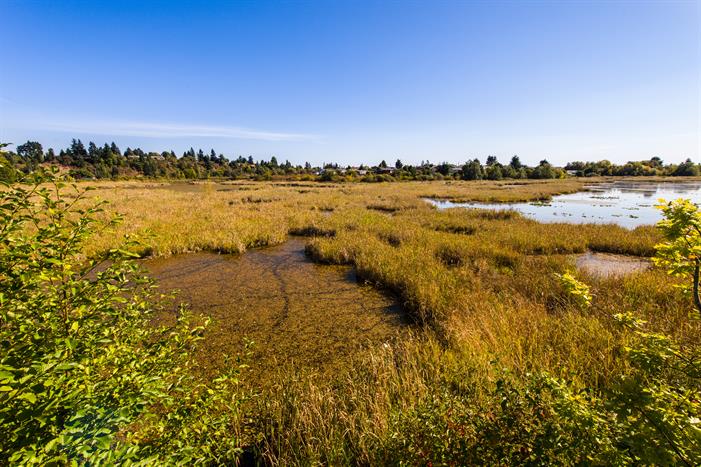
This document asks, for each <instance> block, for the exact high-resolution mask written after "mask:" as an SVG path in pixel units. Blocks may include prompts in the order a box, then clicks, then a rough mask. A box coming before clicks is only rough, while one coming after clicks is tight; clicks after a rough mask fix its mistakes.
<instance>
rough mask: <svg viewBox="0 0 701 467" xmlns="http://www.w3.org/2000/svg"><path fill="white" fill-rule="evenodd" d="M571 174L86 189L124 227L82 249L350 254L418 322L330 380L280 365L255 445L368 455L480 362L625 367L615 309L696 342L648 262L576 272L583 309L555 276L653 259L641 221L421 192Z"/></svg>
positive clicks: (593, 370) (518, 197)
mask: <svg viewBox="0 0 701 467" xmlns="http://www.w3.org/2000/svg"><path fill="white" fill-rule="evenodd" d="M587 182H588V183H589V182H591V181H590V180H587ZM582 183H583V182H581V181H578V180H563V181H550V182H538V181H527V182H518V183H516V182H498V183H495V182H471V183H468V182H421V183H419V182H417V183H413V182H412V183H393V184H341V185H333V184H330V185H322V184H314V183H311V184H309V183H307V184H304V183H251V182H232V183H227V184H213V183H202V184H187V185H175V186H168V185H158V186H144V185H140V184H138V183H137V184H135V183H128V184H126V183H110V184H99V185H97V190H96V191H94V192H93V193H94V196H96V197H99V198H101V199H107V200H108V201H110V203H111V206H112V208H111V209H113V210H114V211H116V212H120V213H123V215H124V217H125V219H126V222H125V223H124V224H123V225H122V226H121V227H120V228H119V230H118V231H117V232H111V233H106V234H105V235H103V236H101V237H100V238H99V239H98V240H97V241H96V242H95V243H94V245H93V246H92V248H93V249H94V250H101V249H105V248H109V247H112V246H114V245H116V244H117V243H118V242H119V240H120V238H122V237H123V236H124V235H126V234H141V235H144V234H146V233H147V232H148V233H149V235H150V236H149V237H146V238H145V246H144V250H143V251H142V253H145V254H146V253H148V254H153V255H169V254H174V253H181V252H188V251H199V250H208V251H219V252H233V253H240V252H243V251H246V250H247V249H249V248H255V247H261V246H266V245H273V244H279V243H282V242H284V241H285V240H286V238H287V235H288V234H296V235H304V236H307V237H309V239H308V244H307V249H306V251H307V253H308V255H310V256H311V257H312V258H313V259H315V260H316V261H319V262H326V263H335V264H351V265H353V266H354V267H355V268H356V270H357V274H358V276H360V277H362V278H364V279H366V280H368V281H371V282H373V283H375V284H377V286H378V287H381V288H385V289H388V290H391V291H392V292H394V293H395V294H396V296H397V297H398V298H399V300H400V301H401V302H402V305H403V306H404V308H405V310H407V312H408V313H409V314H410V315H411V316H412V317H413V318H414V320H415V321H416V322H418V323H419V324H421V325H423V327H424V331H422V332H420V333H419V335H417V336H416V337H414V338H410V339H407V340H406V341H405V342H403V343H400V344H397V345H396V346H390V347H387V348H383V349H376V350H375V351H374V352H373V353H370V354H368V355H363V356H358V359H357V362H356V364H355V365H354V367H353V368H352V370H349V371H348V372H347V373H342V374H339V375H338V377H337V379H335V380H332V381H328V380H323V381H321V380H318V379H316V378H315V377H314V375H313V374H312V375H306V376H305V375H299V374H297V375H295V374H290V375H287V376H284V377H283V376H281V377H280V379H279V381H280V384H278V385H275V386H273V387H272V388H269V389H268V393H267V394H266V396H265V397H263V398H261V399H260V403H259V405H257V406H256V407H254V408H252V409H251V410H252V413H254V414H255V420H256V421H255V423H254V425H255V429H256V433H257V434H258V435H259V436H262V438H260V439H259V440H258V445H259V449H260V450H261V455H262V456H264V457H266V458H267V459H268V460H269V461H271V462H278V463H285V464H295V463H302V464H310V463H315V462H320V463H324V464H348V463H373V461H375V462H376V461H377V459H376V458H373V452H375V451H376V450H377V449H379V447H378V446H380V445H381V444H382V440H383V439H386V437H387V436H388V433H389V430H390V428H389V427H390V426H391V423H392V419H393V417H394V416H395V415H396V414H397V413H398V412H401V411H402V410H403V408H405V407H409V406H411V405H412V404H414V403H415V402H416V401H417V400H419V399H420V398H424V397H426V396H427V395H430V394H431V391H432V390H434V389H432V388H436V387H440V386H441V384H443V383H445V382H446V381H448V382H450V384H459V385H466V386H469V387H470V388H471V389H470V391H473V392H474V397H475V398H479V397H480V393H481V391H482V390H483V388H486V387H488V386H489V384H490V381H491V380H492V379H493V377H494V371H495V370H494V368H495V365H494V363H493V362H498V366H499V367H501V366H504V367H508V368H511V369H512V370H513V371H514V372H515V373H516V374H524V373H526V372H531V371H547V372H548V373H550V374H553V375H557V376H561V377H565V378H568V379H570V380H575V381H581V382H582V383H584V384H588V385H590V386H592V387H599V386H603V385H606V384H607V383H608V382H609V381H610V380H611V379H612V378H613V377H615V376H616V375H620V374H623V373H625V372H626V371H627V368H626V367H625V365H624V364H622V363H621V359H620V358H619V351H620V348H621V345H623V344H624V343H625V342H626V339H627V337H626V334H625V333H624V332H622V331H621V330H619V329H618V328H617V327H615V326H614V325H613V323H612V320H611V315H612V314H613V313H614V312H620V311H627V310H634V311H636V312H637V313H639V314H640V315H642V316H643V317H645V318H646V319H648V320H650V322H651V324H652V325H653V326H654V327H655V328H657V329H661V330H664V331H665V332H668V333H670V334H672V335H674V336H676V337H677V338H679V339H681V340H685V341H688V342H692V343H697V344H701V342H699V335H701V333H700V332H699V329H698V326H697V325H691V324H689V322H688V321H686V319H685V318H686V316H687V313H688V311H689V310H690V307H691V304H690V303H689V301H688V300H687V298H686V297H684V296H682V294H681V292H680V291H679V290H678V289H677V288H675V287H674V284H673V281H672V280H671V279H669V278H668V277H667V276H666V275H665V274H664V273H662V272H660V271H656V270H651V271H645V272H641V273H639V274H635V275H633V276H630V277H626V278H609V279H597V278H594V277H588V276H586V275H584V274H579V276H580V278H582V279H583V280H585V281H586V282H588V283H589V284H591V285H592V292H593V294H594V302H593V306H592V308H591V309H589V310H586V311H582V310H581V309H579V308H577V306H576V304H574V303H572V302H571V301H570V300H569V298H568V296H567V294H566V293H565V291H564V290H563V289H562V287H561V285H560V284H559V282H558V280H557V279H556V278H555V275H554V273H562V272H564V271H567V270H573V269H574V262H573V254H576V253H582V252H585V251H587V250H588V249H591V250H595V251H602V252H612V253H623V254H635V255H651V254H653V252H654V248H653V247H654V244H655V243H656V242H657V241H659V236H658V234H657V232H656V231H655V229H654V228H651V227H641V228H637V229H635V230H633V231H629V230H626V229H624V228H621V227H616V226H601V225H571V224H540V223H537V222H535V221H532V220H528V219H525V218H523V217H521V216H520V215H518V213H515V212H509V211H507V212H500V213H497V214H495V213H494V211H481V210H468V209H451V210H446V211H438V210H436V209H434V208H432V207H430V206H429V205H428V204H427V203H425V202H424V201H423V200H422V199H421V198H423V197H431V198H444V199H446V198H449V199H452V200H456V201H491V202H494V201H497V202H503V201H529V200H538V199H547V198H548V197H550V196H552V195H554V194H557V193H567V192H572V191H576V190H578V189H580V188H581V186H582ZM310 286H312V285H311V284H310ZM694 326H695V327H694ZM252 365H255V362H252ZM261 439H262V441H261Z"/></svg>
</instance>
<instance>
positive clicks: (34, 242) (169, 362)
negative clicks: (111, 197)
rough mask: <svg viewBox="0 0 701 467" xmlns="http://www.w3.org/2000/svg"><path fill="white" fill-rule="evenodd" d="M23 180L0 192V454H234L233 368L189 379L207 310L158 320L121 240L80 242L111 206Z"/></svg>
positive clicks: (50, 459) (34, 458)
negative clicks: (87, 251) (91, 250)
mask: <svg viewBox="0 0 701 467" xmlns="http://www.w3.org/2000/svg"><path fill="white" fill-rule="evenodd" d="M24 182H25V183H26V184H28V186H29V187H28V188H25V186H27V185H26V184H25V185H14V186H6V187H5V189H4V190H3V191H2V192H1V193H0V347H1V349H2V351H1V353H0V463H2V464H14V465H18V464H47V463H54V464H82V463H90V464H97V463H116V462H126V461H151V462H152V461H157V462H163V461H165V460H167V461H168V462H173V463H186V464H191V463H197V462H203V461H209V462H211V461H219V462H224V461H233V460H234V459H235V458H236V456H237V455H238V452H239V449H238V445H237V441H238V440H237V438H236V436H235V430H236V428H237V423H238V409H239V405H240V403H241V401H242V399H243V397H242V396H241V394H239V390H238V379H237V377H238V371H239V367H238V366H236V365H234V366H231V371H230V372H228V373H227V374H225V375H222V376H221V377H220V378H218V379H216V380H215V381H214V382H212V383H211V384H210V385H204V384H202V383H199V382H198V381H197V380H195V379H194V378H193V376H191V375H192V371H191V370H192V368H191V367H192V365H193V362H192V359H191V357H190V356H191V355H192V351H193V349H194V347H195V345H196V343H197V341H198V340H199V339H201V335H202V332H203V329H204V325H206V323H205V324H204V325H202V326H194V325H193V324H192V323H191V319H190V318H189V316H188V314H187V313H184V312H183V313H180V317H179V319H178V322H177V324H176V325H174V326H172V327H163V326H157V325H155V324H154V322H153V318H154V312H155V311H157V309H156V308H154V306H153V302H154V293H155V292H154V290H153V286H152V283H151V282H150V281H149V280H148V279H146V278H144V276H143V273H142V272H141V271H140V270H139V268H138V266H137V264H136V263H135V262H134V261H133V259H134V255H133V254H131V253H129V252H128V249H127V248H126V247H123V248H119V249H112V250H110V251H107V252H105V253H104V254H103V255H101V256H100V257H99V258H90V259H86V258H84V257H83V255H82V247H83V245H84V244H85V242H86V241H88V240H89V239H90V237H91V235H92V234H93V233H94V232H95V231H96V230H97V229H104V228H110V227H111V226H112V225H114V223H115V222H117V221H118V219H114V220H112V221H109V222H107V223H99V222H98V221H97V217H98V216H99V214H100V211H101V209H102V205H101V204H99V203H98V204H95V205H93V206H91V207H88V208H78V207H77V206H79V205H82V204H84V203H83V198H84V196H85V193H84V192H79V191H78V190H77V189H76V193H75V195H74V196H73V197H72V198H68V197H64V195H63V190H64V186H63V184H62V183H60V182H59V181H58V180H57V179H56V177H55V175H54V174H46V175H45V176H41V177H40V176H33V177H32V178H31V179H27V180H24ZM127 246H128V245H127Z"/></svg>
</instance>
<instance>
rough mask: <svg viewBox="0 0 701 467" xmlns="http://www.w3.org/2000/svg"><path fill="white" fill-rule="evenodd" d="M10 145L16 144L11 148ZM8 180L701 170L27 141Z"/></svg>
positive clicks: (2, 165)
mask: <svg viewBox="0 0 701 467" xmlns="http://www.w3.org/2000/svg"><path fill="white" fill-rule="evenodd" d="M3 146H8V145H3ZM0 157H1V159H0V180H4V181H13V180H15V179H16V178H18V177H19V176H21V175H22V174H27V173H31V172H32V171H34V170H36V169H37V168H38V167H39V166H42V165H57V166H60V167H62V168H64V169H65V170H67V171H68V174H69V175H70V176H71V177H73V178H75V179H129V178H139V177H146V178H166V179H205V178H229V179H238V178H245V179H256V180H272V179H277V178H297V179H304V180H320V181H363V182H383V181H395V180H442V179H461V180H501V179H505V178H507V179H550V178H564V177H566V176H568V175H573V176H583V177H586V176H606V175H613V176H654V175H657V176H698V175H701V165H700V164H697V163H694V162H692V161H691V160H690V159H687V160H686V161H685V162H683V163H681V164H666V165H665V164H664V163H663V161H662V160H661V159H660V158H659V157H653V158H651V159H650V160H646V161H637V162H627V163H626V164H623V165H617V164H613V163H611V162H609V161H606V160H604V161H599V162H570V163H568V164H567V165H566V166H565V167H555V166H553V165H552V164H550V163H549V162H548V161H547V160H542V161H540V163H539V164H538V165H537V166H534V167H529V166H527V165H525V164H523V163H521V161H520V159H519V157H518V156H513V157H512V158H511V160H510V161H509V163H507V164H502V163H500V162H499V161H498V160H497V158H496V157H495V156H489V157H487V159H486V161H485V163H484V164H483V163H482V162H480V160H479V159H470V160H468V161H467V162H465V163H464V164H462V165H460V164H458V165H456V164H450V163H447V162H443V163H440V164H432V163H430V162H428V161H422V162H421V164H420V165H405V164H403V163H402V162H401V160H399V159H397V161H396V162H395V164H394V165H393V166H391V165H389V164H387V162H386V161H384V160H383V161H382V162H380V164H378V165H377V166H366V165H360V166H358V167H351V166H347V167H345V168H344V167H341V166H339V165H338V164H322V166H321V167H313V166H312V165H311V164H310V163H309V162H307V163H305V164H304V165H303V166H302V165H292V164H291V163H290V162H289V161H287V160H286V161H285V162H284V163H280V162H278V160H277V158H276V157H275V156H273V157H271V158H270V160H269V161H265V160H260V161H255V160H254V159H253V157H252V156H248V157H244V156H238V157H236V158H235V159H229V158H227V157H226V156H224V155H223V154H221V153H217V152H216V151H215V150H214V149H211V150H210V151H209V152H205V151H203V150H202V149H199V150H198V151H195V150H194V148H190V149H189V150H187V151H185V152H183V153H182V155H180V156H178V155H176V153H175V152H174V151H172V150H171V151H163V152H146V151H144V150H142V149H141V148H134V149H132V148H129V147H128V148H126V150H124V151H122V150H120V148H119V147H118V146H117V145H116V144H115V143H114V142H112V143H111V144H107V143H105V144H103V145H102V146H98V145H96V144H95V143H94V142H92V141H90V142H89V143H88V145H87V147H86V146H85V144H83V142H82V141H81V140H80V139H73V140H72V141H71V144H70V146H68V147H67V148H65V149H61V150H60V151H59V152H58V153H56V152H55V151H54V149H53V148H49V149H48V150H46V151H45V150H44V148H43V146H42V145H41V143H38V142H36V141H27V142H26V143H24V144H21V145H19V146H17V147H16V149H15V151H5V152H4V153H3V156H0Z"/></svg>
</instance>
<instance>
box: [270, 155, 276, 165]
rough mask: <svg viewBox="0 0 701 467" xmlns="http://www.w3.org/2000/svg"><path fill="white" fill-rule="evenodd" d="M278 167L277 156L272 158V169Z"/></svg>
mask: <svg viewBox="0 0 701 467" xmlns="http://www.w3.org/2000/svg"><path fill="white" fill-rule="evenodd" d="M277 166H278V163H277V157H275V156H273V157H271V158H270V167H277Z"/></svg>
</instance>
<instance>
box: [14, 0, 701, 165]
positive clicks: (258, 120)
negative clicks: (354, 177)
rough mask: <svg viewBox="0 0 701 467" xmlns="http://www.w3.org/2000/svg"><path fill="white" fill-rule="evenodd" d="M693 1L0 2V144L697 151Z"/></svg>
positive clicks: (293, 155) (576, 155)
mask: <svg viewBox="0 0 701 467" xmlns="http://www.w3.org/2000/svg"><path fill="white" fill-rule="evenodd" d="M700 14H701V13H700V6H699V2H698V1H695V0H692V1H687V2H672V1H662V2H649V1H639V2H635V1H626V2H616V1H590V2H568V1H560V2H549V1H539V2H527V1H519V2H517V1H513V2H509V1H506V2H504V1H503V2H487V1H480V2H478V1H474V2H470V1H463V2H458V1H454V2H440V1H439V2H436V1H425V2H424V1H422V2H410V1H401V2H400V1H396V2H389V1H386V2H361V1H354V2H341V1H307V2H263V1H250V2H234V1H227V2H213V1H207V2H195V1H192V2H180V1H169V2H152V1H138V2H131V1H115V2H107V1H92V2H75V1H16V0H0V18H2V39H1V40H0V57H1V60H2V64H0V141H7V142H12V143H15V144H19V143H22V142H24V141H26V140H27V139H32V140H37V141H39V142H41V143H42V144H43V145H44V146H45V147H49V146H53V147H54V148H57V149H58V148H61V147H65V146H66V145H67V144H68V143H69V142H70V138H71V137H80V138H81V139H83V140H84V141H88V140H94V141H95V142H97V143H98V144H100V143H102V142H105V141H108V142H109V141H115V142H116V143H117V144H118V145H119V146H120V147H121V148H122V149H125V148H126V147H127V146H131V147H135V146H140V147H142V148H143V149H145V150H167V149H174V150H175V151H176V152H177V153H178V154H180V153H181V152H182V151H183V150H185V149H187V148H189V147H190V146H193V147H195V148H198V147H202V148H203V149H206V150H207V149H209V148H211V147H213V148H215V149H216V150H217V151H219V152H223V153H224V154H226V155H228V156H231V155H239V154H242V155H246V156H247V155H249V154H250V155H253V156H254V157H255V158H256V159H259V158H263V157H265V158H266V159H267V158H269V157H270V155H276V156H277V157H278V159H282V160H284V159H289V160H290V161H292V162H294V163H303V162H304V161H307V160H308V161H311V162H313V163H320V162H322V161H326V162H331V161H333V162H339V163H343V164H347V163H359V162H371V163H377V162H379V160H381V159H387V160H388V161H393V160H394V159H395V158H397V157H399V158H401V159H402V160H403V161H404V162H405V163H406V162H410V163H417V162H419V161H421V160H431V161H432V162H440V161H451V162H461V161H464V160H465V159H467V158H468V157H469V158H472V157H478V158H480V159H481V160H482V161H484V159H485V158H486V156H487V155H490V154H492V155H496V156H498V157H499V159H500V160H502V161H506V160H508V159H509V158H510V157H511V156H512V155H514V154H518V155H519V156H520V157H521V159H522V160H523V161H526V162H528V163H537V162H538V161H539V160H540V159H542V158H548V159H549V160H550V161H551V162H554V163H562V162H565V161H569V160H599V159H603V158H607V159H609V160H612V161H615V162H624V161H627V160H631V159H634V160H638V159H642V158H649V157H651V156H654V155H658V156H660V157H662V158H663V159H664V160H665V161H669V162H673V161H680V160H682V159H684V158H687V157H691V158H692V159H694V160H699V155H700V152H701V150H700V146H701V142H700V135H701V117H700V115H699V114H700V107H701V84H700V83H701V80H700V74H701V72H700V67H701V65H700V63H701V51H700V49H701V37H700V22H701V19H700Z"/></svg>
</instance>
